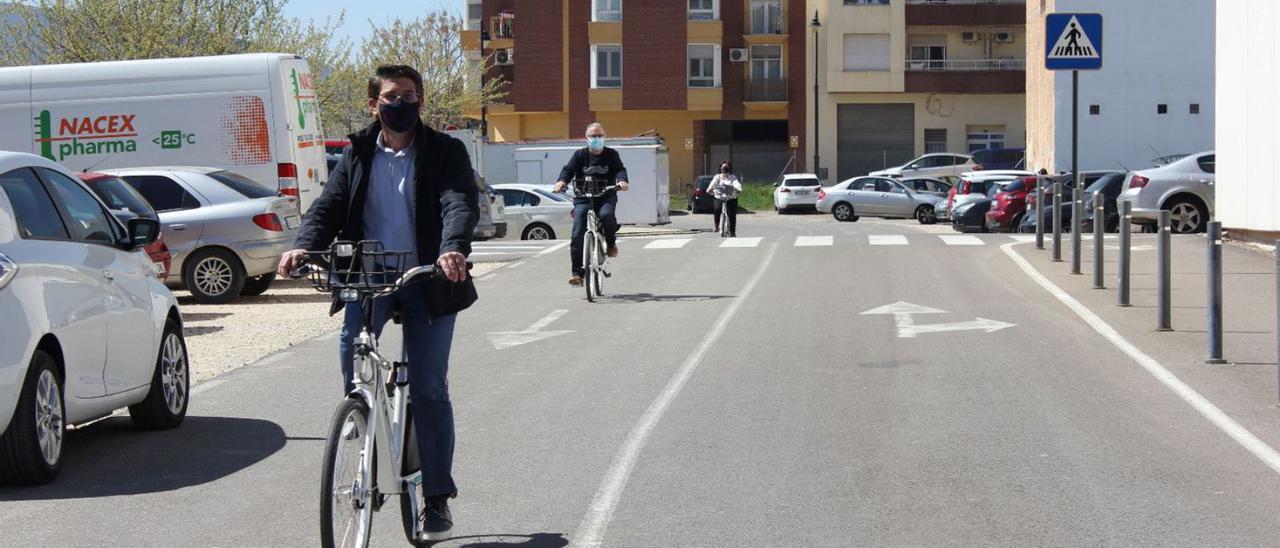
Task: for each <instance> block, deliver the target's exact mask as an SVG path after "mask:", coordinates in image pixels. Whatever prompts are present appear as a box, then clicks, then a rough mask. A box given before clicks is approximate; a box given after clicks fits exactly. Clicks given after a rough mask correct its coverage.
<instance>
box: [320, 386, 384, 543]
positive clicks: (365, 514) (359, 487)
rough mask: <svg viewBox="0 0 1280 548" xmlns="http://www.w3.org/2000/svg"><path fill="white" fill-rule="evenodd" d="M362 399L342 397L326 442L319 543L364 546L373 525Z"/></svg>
mask: <svg viewBox="0 0 1280 548" xmlns="http://www.w3.org/2000/svg"><path fill="white" fill-rule="evenodd" d="M368 426H369V407H368V406H367V405H366V404H365V402H364V400H362V399H358V398H347V399H345V400H342V404H341V405H339V406H338V410H337V412H335V413H334V415H333V422H331V423H330V425H329V438H328V441H327V443H326V444H325V451H324V468H323V472H322V473H323V476H322V477H321V478H320V544H321V545H322V546H324V547H325V548H338V547H342V548H364V547H366V546H368V545H369V533H370V529H371V525H372V524H373V496H374V489H373V481H374V460H373V440H372V438H371V437H370V435H369V430H368Z"/></svg>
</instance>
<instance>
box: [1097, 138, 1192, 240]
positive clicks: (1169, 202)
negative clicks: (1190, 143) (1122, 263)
mask: <svg viewBox="0 0 1280 548" xmlns="http://www.w3.org/2000/svg"><path fill="white" fill-rule="evenodd" d="M1215 162H1216V155H1215V154H1214V151H1209V152H1201V153H1199V154H1192V155H1190V156H1187V157H1185V158H1182V159H1181V160H1178V161H1176V162H1173V163H1171V164H1168V165H1165V166H1161V167H1157V168H1152V169H1144V170H1142V171H1135V172H1133V173H1130V174H1129V175H1128V176H1127V177H1126V178H1125V181H1124V184H1123V185H1122V187H1121V188H1122V189H1123V190H1122V192H1121V193H1120V197H1119V198H1116V204H1117V207H1123V206H1121V205H1119V204H1123V203H1125V202H1128V203H1130V204H1131V206H1130V207H1132V208H1133V222H1135V223H1139V224H1145V225H1151V224H1154V223H1155V222H1156V221H1157V220H1159V217H1160V210H1162V209H1167V210H1169V215H1170V217H1171V219H1170V220H1171V222H1170V227H1171V229H1172V230H1173V232H1175V233H1178V234H1189V233H1192V232H1203V231H1204V229H1205V227H1206V226H1208V224H1209V220H1210V219H1211V218H1212V216H1213V203H1214V189H1213V188H1214V187H1213V185H1214V182H1215V177H1216V176H1215V175H1214V171H1216V165H1215Z"/></svg>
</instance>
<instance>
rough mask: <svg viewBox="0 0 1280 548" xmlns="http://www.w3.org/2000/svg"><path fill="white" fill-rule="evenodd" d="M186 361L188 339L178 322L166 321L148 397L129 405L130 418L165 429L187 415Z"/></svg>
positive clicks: (188, 382) (188, 375)
mask: <svg viewBox="0 0 1280 548" xmlns="http://www.w3.org/2000/svg"><path fill="white" fill-rule="evenodd" d="M188 365H189V362H188V361H187V343H186V341H184V340H183V339H182V331H181V330H180V329H178V322H176V321H174V319H173V318H169V319H168V320H165V322H164V335H162V336H161V337H160V352H159V355H158V356H157V357H156V369H155V372H153V373H152V375H151V390H150V391H149V392H147V398H146V399H144V400H142V401H141V402H139V403H136V404H133V405H130V406H129V418H131V419H133V424H134V425H135V426H137V427H138V428H143V429H147V430H163V429H166V428H173V427H175V426H178V425H179V424H182V419H184V418H186V416H187V404H188V403H189V401H190V398H189V396H190V394H191V368H190V367H189V366H188Z"/></svg>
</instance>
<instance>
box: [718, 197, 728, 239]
mask: <svg viewBox="0 0 1280 548" xmlns="http://www.w3.org/2000/svg"><path fill="white" fill-rule="evenodd" d="M720 237H721V238H728V237H729V200H725V201H724V203H723V204H722V205H721V206H720Z"/></svg>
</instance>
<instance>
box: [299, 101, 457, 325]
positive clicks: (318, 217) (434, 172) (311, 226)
mask: <svg viewBox="0 0 1280 548" xmlns="http://www.w3.org/2000/svg"><path fill="white" fill-rule="evenodd" d="M380 131H382V126H381V125H380V124H379V123H378V122H374V123H373V125H370V126H369V127H367V128H364V129H363V130H360V131H359V132H356V133H353V134H351V135H349V136H348V139H350V140H351V145H350V146H348V147H347V148H346V150H344V151H343V152H342V159H341V160H340V161H338V164H337V165H336V166H335V167H334V169H333V172H332V173H330V174H329V181H328V182H327V183H325V185H324V192H322V193H321V194H320V197H319V198H317V199H316V201H315V202H313V203H312V204H311V208H310V209H308V210H307V214H306V215H305V217H304V219H303V223H302V229H301V230H299V231H298V239H297V243H296V247H298V248H301V249H307V250H311V251H325V250H328V249H329V244H331V243H333V242H334V241H335V240H341V241H353V242H356V241H360V240H362V239H364V205H365V198H366V196H368V189H369V185H368V182H369V174H370V171H371V170H372V169H373V154H374V149H375V147H376V146H377V140H378V133H379V132H380ZM417 131H418V133H417V136H416V137H415V138H414V141H413V146H414V148H415V149H416V153H417V156H416V158H415V160H414V187H413V188H414V212H415V215H414V218H415V219H416V220H417V222H416V224H417V226H416V227H414V228H413V229H414V230H416V231H417V242H418V260H419V262H421V263H422V264H431V263H434V262H435V261H436V259H438V258H439V257H440V255H442V254H444V253H447V252H450V251H457V252H459V253H462V254H463V255H470V254H471V234H472V231H474V230H475V228H476V223H477V222H479V219H480V205H479V202H478V200H479V190H478V188H477V187H476V183H475V179H474V177H473V175H472V172H471V159H470V157H469V156H468V155H467V149H466V147H465V146H463V144H462V142H461V141H459V140H457V139H454V138H453V137H450V136H448V135H445V134H443V133H439V132H437V131H435V130H433V129H431V128H429V127H427V126H426V125H424V124H421V123H419V124H418V130H417ZM423 283H424V284H426V286H427V292H426V293H427V302H426V303H425V304H426V306H427V311H428V312H429V313H430V315H431V317H433V318H438V317H440V316H447V315H449V314H454V313H456V312H458V311H460V310H463V309H466V308H467V307H469V306H471V304H472V303H474V302H475V301H476V298H477V297H476V288H475V284H474V283H472V281H471V280H467V281H465V282H462V283H456V284H455V283H451V282H449V280H447V279H445V278H444V277H439V278H437V279H433V280H430V281H427V282H423ZM341 308H342V303H340V302H338V301H337V300H336V298H335V300H334V303H333V307H332V308H331V309H330V311H329V312H330V314H333V313H335V312H337V311H338V310H340V309H341Z"/></svg>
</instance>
